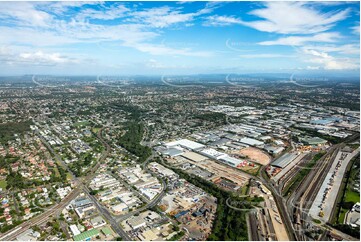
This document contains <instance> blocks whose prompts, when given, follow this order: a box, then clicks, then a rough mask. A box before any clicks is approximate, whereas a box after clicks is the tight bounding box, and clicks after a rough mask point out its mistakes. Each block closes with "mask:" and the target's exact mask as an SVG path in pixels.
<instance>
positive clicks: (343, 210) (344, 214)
mask: <svg viewBox="0 0 361 242" xmlns="http://www.w3.org/2000/svg"><path fill="white" fill-rule="evenodd" d="M347 211H348V210H347V209H344V208H341V211H340V215H339V217H338V223H339V224H343V222H344V221H345V216H346V213H347Z"/></svg>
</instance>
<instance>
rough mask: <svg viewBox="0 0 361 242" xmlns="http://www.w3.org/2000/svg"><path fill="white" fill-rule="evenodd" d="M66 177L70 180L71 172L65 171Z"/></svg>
mask: <svg viewBox="0 0 361 242" xmlns="http://www.w3.org/2000/svg"><path fill="white" fill-rule="evenodd" d="M66 179H67V180H68V181H70V180H71V174H70V173H69V172H67V173H66Z"/></svg>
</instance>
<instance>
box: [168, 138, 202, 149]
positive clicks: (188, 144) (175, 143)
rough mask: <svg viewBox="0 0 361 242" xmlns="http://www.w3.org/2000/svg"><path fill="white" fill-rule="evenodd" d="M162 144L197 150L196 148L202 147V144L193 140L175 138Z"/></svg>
mask: <svg viewBox="0 0 361 242" xmlns="http://www.w3.org/2000/svg"><path fill="white" fill-rule="evenodd" d="M164 145H165V146H166V147H174V146H181V147H183V148H186V149H189V150H198V149H200V148H203V147H204V145H202V144H200V143H197V142H194V141H191V140H189V139H181V140H176V141H173V142H169V143H165V144H164Z"/></svg>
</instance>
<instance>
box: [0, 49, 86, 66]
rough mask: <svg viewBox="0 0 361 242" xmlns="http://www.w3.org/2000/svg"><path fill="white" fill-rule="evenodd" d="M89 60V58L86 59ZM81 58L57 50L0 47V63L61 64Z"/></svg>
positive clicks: (75, 62) (77, 60) (78, 61)
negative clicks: (14, 49) (17, 49)
mask: <svg viewBox="0 0 361 242" xmlns="http://www.w3.org/2000/svg"><path fill="white" fill-rule="evenodd" d="M87 61H89V59H87ZM81 62H82V59H80V58H78V57H72V56H69V55H65V54H61V53H59V52H53V53H49V52H44V51H42V50H38V51H23V50H20V51H18V52H15V51H13V50H12V49H11V48H9V47H5V46H2V47H0V63H2V64H8V65H13V64H20V65H37V66H39V65H40V66H53V65H63V64H78V63H81Z"/></svg>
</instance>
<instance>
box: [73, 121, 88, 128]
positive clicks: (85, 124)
mask: <svg viewBox="0 0 361 242" xmlns="http://www.w3.org/2000/svg"><path fill="white" fill-rule="evenodd" d="M87 125H90V122H89V121H82V122H77V123H75V124H74V126H75V127H80V126H87Z"/></svg>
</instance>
